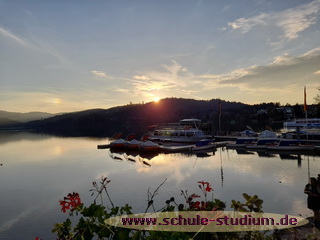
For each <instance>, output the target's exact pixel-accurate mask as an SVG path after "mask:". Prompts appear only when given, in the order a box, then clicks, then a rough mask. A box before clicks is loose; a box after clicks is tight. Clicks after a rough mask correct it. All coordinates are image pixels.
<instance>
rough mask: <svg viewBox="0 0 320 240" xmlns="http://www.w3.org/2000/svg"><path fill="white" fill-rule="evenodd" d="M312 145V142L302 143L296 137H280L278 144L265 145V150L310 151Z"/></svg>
mask: <svg viewBox="0 0 320 240" xmlns="http://www.w3.org/2000/svg"><path fill="white" fill-rule="evenodd" d="M314 147H315V145H313V144H302V143H301V141H300V140H297V139H281V140H280V141H279V143H278V144H275V145H269V146H267V150H280V151H312V150H313V149H314Z"/></svg>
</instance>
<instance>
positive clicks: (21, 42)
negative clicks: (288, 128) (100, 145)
mask: <svg viewBox="0 0 320 240" xmlns="http://www.w3.org/2000/svg"><path fill="white" fill-rule="evenodd" d="M304 86H306V88H307V98H306V99H307V104H313V103H315V100H314V98H315V97H316V95H317V94H318V93H319V90H318V87H320V0H281V1H279V0H228V1H221V0H55V1H52V0H0V110H5V111H11V112H31V111H44V112H49V113H59V112H73V111H80V110H85V109H92V108H104V109H107V108H110V107H114V106H119V105H126V104H129V103H146V102H151V101H155V100H157V99H162V98H167V97H177V98H193V99H199V100H210V99H215V98H220V99H222V100H226V101H236V102H242V103H246V104H257V103H262V102H280V103H281V104H283V105H284V104H287V103H289V104H296V103H299V104H303V102H304Z"/></svg>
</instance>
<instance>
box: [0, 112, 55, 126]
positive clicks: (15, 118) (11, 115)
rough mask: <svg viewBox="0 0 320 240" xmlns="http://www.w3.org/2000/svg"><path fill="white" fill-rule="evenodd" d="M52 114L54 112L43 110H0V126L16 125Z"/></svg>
mask: <svg viewBox="0 0 320 240" xmlns="http://www.w3.org/2000/svg"><path fill="white" fill-rule="evenodd" d="M52 116H54V114H50V113H44V112H29V113H17V112H7V111H1V110H0V127H6V126H12V125H17V124H20V123H26V122H30V121H33V120H38V119H45V118H49V117H52Z"/></svg>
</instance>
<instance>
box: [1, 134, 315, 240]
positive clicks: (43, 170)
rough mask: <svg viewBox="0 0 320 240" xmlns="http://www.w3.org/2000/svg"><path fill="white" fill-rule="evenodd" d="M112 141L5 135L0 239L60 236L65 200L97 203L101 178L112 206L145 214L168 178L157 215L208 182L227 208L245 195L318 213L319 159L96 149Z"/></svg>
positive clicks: (287, 210) (291, 210)
mask: <svg viewBox="0 0 320 240" xmlns="http://www.w3.org/2000/svg"><path fill="white" fill-rule="evenodd" d="M108 142H109V139H93V138H92V139H91V138H60V137H55V136H50V135H41V134H33V133H26V132H6V133H4V132H2V133H0V157H1V158H0V164H2V165H1V166H0V194H1V195H0V196H1V197H0V212H1V214H0V239H34V238H35V237H37V236H40V237H42V238H43V239H55V235H54V234H52V233H51V229H52V228H53V225H54V223H57V222H62V221H63V220H65V219H66V218H67V217H68V215H67V214H64V213H61V211H60V206H59V200H62V199H63V197H64V196H66V195H67V194H68V193H69V192H74V191H75V192H78V193H79V194H80V196H81V198H82V200H83V201H84V203H85V204H89V203H91V202H92V200H93V197H91V194H90V192H89V190H90V189H91V188H92V182H93V181H95V180H98V179H99V178H101V176H107V177H108V178H109V179H111V182H110V183H109V185H108V187H109V188H108V189H109V193H110V196H111V198H112V200H113V202H114V203H115V204H116V205H119V206H120V205H121V206H123V205H124V204H126V203H129V204H130V205H132V206H133V211H134V212H136V213H138V212H144V210H145V209H146V206H147V190H148V188H150V190H151V191H154V190H155V189H156V188H157V187H158V186H159V185H160V183H162V182H163V181H164V180H165V179H166V178H167V181H166V182H165V184H164V185H163V186H162V187H161V188H160V192H159V195H157V196H156V197H155V199H154V201H155V206H156V209H157V210H158V209H160V208H162V207H163V206H164V205H165V201H166V200H167V199H169V198H170V197H172V196H173V197H175V199H176V201H177V202H181V203H184V198H183V197H182V196H181V195H180V192H181V190H187V189H188V191H189V193H190V194H191V193H197V194H199V195H201V191H200V189H199V188H198V184H197V182H198V181H201V180H204V181H208V182H210V183H211V184H212V187H213V189H214V198H219V199H221V200H223V201H224V202H226V203H227V206H228V209H230V204H231V200H232V199H234V200H240V201H242V202H244V200H243V197H242V193H244V192H245V193H248V194H251V195H254V194H257V195H258V196H259V197H260V198H262V199H263V200H264V204H263V209H264V211H265V212H270V213H280V214H291V215H296V216H298V215H300V214H301V215H302V216H303V217H306V216H311V215H312V212H311V211H310V210H308V209H307V208H306V195H305V194H304V193H303V190H304V186H305V185H306V183H307V181H308V175H309V174H310V175H311V176H316V175H317V174H318V173H320V157H319V156H313V155H297V154H290V155H281V156H280V155H279V154H269V155H266V154H258V153H257V152H245V153H241V152H237V151H236V150H230V149H228V150H227V149H225V148H219V149H217V151H215V152H211V153H208V154H204V155H199V156H197V155H191V154H181V153H179V154H159V155H157V156H139V155H138V156H128V155H126V154H114V153H110V151H109V150H107V149H99V150H98V149H97V145H98V144H106V143H108ZM130 159H131V161H130ZM132 160H134V161H132ZM209 196H210V195H209ZM210 197H211V196H210Z"/></svg>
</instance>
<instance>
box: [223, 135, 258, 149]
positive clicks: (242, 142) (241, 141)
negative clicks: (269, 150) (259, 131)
mask: <svg viewBox="0 0 320 240" xmlns="http://www.w3.org/2000/svg"><path fill="white" fill-rule="evenodd" d="M255 140H256V138H248V137H245V138H237V140H236V142H235V143H229V144H227V145H226V146H227V147H228V148H245V147H246V146H247V145H248V144H253V143H254V141H255Z"/></svg>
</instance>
